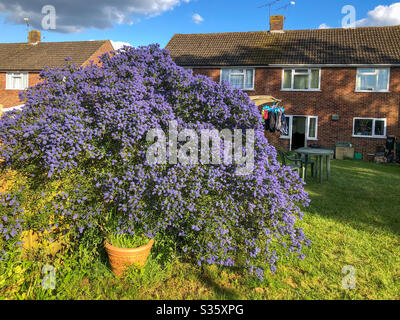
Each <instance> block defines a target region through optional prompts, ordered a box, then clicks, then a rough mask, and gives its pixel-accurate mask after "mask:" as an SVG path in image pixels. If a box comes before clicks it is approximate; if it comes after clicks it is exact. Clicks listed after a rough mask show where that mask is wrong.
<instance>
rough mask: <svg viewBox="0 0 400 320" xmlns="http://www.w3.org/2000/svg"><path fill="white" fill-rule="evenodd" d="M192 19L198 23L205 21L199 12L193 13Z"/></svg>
mask: <svg viewBox="0 0 400 320" xmlns="http://www.w3.org/2000/svg"><path fill="white" fill-rule="evenodd" d="M192 21H193V22H194V23H196V24H199V23H202V22H203V21H204V18H203V17H202V16H201V15H199V14H198V13H195V14H194V15H192Z"/></svg>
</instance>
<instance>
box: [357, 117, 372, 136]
mask: <svg viewBox="0 0 400 320" xmlns="http://www.w3.org/2000/svg"><path fill="white" fill-rule="evenodd" d="M372 122H373V120H372V119H356V120H355V121H354V135H357V136H372Z"/></svg>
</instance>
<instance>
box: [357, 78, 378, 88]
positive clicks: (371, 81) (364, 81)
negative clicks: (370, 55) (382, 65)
mask: <svg viewBox="0 0 400 320" xmlns="http://www.w3.org/2000/svg"><path fill="white" fill-rule="evenodd" d="M357 89H359V90H370V91H373V90H375V89H376V75H359V80H358V81H357Z"/></svg>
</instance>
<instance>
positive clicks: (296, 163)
mask: <svg viewBox="0 0 400 320" xmlns="http://www.w3.org/2000/svg"><path fill="white" fill-rule="evenodd" d="M278 152H279V156H280V157H281V160H282V163H283V165H284V166H288V167H290V168H291V169H292V170H293V171H296V172H297V173H298V174H299V175H300V169H302V170H303V176H304V167H303V161H302V160H301V159H300V158H294V157H290V156H288V155H287V154H286V153H284V152H283V151H278ZM287 160H288V161H290V162H291V163H288V162H287Z"/></svg>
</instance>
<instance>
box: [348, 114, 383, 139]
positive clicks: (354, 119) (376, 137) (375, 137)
mask: <svg viewBox="0 0 400 320" xmlns="http://www.w3.org/2000/svg"><path fill="white" fill-rule="evenodd" d="M356 120H372V135H370V136H362V135H356V134H354V129H355V125H356ZM376 121H383V122H384V123H385V129H384V130H385V131H384V134H383V135H381V136H377V135H375V122H376ZM352 130H353V131H352V133H351V135H352V137H353V138H371V139H386V134H387V119H386V118H362V117H355V118H353V129H352Z"/></svg>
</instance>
